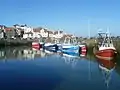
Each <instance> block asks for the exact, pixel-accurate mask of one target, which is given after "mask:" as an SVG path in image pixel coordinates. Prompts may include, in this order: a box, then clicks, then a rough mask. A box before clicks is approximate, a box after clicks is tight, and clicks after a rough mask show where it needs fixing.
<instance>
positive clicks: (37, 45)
mask: <svg viewBox="0 0 120 90" xmlns="http://www.w3.org/2000/svg"><path fill="white" fill-rule="evenodd" d="M43 45H44V42H43V38H42V36H41V37H40V38H39V39H35V40H34V41H33V42H32V47H33V48H37V49H42V48H43Z"/></svg>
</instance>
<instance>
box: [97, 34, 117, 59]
mask: <svg viewBox="0 0 120 90" xmlns="http://www.w3.org/2000/svg"><path fill="white" fill-rule="evenodd" d="M99 36H100V37H101V38H102V39H101V40H100V41H99V42H98V46H97V47H98V50H97V51H96V53H95V55H96V57H98V58H103V59H106V60H111V59H113V58H114V57H115V54H116V53H117V52H116V48H115V47H114V45H113V42H112V39H111V37H110V35H109V33H99Z"/></svg>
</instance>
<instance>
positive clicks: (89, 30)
mask: <svg viewBox="0 0 120 90" xmlns="http://www.w3.org/2000/svg"><path fill="white" fill-rule="evenodd" d="M88 38H89V39H90V20H88Z"/></svg>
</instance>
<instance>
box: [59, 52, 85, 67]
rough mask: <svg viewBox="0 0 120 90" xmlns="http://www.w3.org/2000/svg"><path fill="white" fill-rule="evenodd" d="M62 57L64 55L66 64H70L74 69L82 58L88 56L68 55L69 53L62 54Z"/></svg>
mask: <svg viewBox="0 0 120 90" xmlns="http://www.w3.org/2000/svg"><path fill="white" fill-rule="evenodd" d="M61 55H62V58H63V59H64V60H65V63H66V64H70V65H71V66H72V67H75V65H76V64H77V61H78V60H79V59H81V58H82V57H83V58H84V57H85V56H86V54H83V55H82V53H81V54H79V53H76V54H73V53H67V52H66V53H65V52H64V53H62V54H61Z"/></svg>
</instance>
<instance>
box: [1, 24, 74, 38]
mask: <svg viewBox="0 0 120 90" xmlns="http://www.w3.org/2000/svg"><path fill="white" fill-rule="evenodd" d="M0 30H4V32H5V33H8V32H9V33H13V34H15V33H17V34H18V35H21V33H22V32H23V33H22V34H23V35H22V38H24V39H27V38H32V39H34V38H40V37H43V38H47V37H50V38H62V37H64V36H73V35H70V34H65V33H64V32H63V31H61V30H57V31H55V30H49V29H46V28H42V27H38V28H33V27H30V26H27V25H26V24H25V25H18V24H15V25H13V26H12V27H6V26H4V25H0ZM9 33H8V34H9ZM10 37H14V35H11V36H10Z"/></svg>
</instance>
